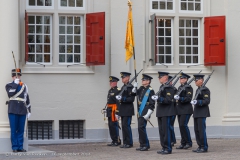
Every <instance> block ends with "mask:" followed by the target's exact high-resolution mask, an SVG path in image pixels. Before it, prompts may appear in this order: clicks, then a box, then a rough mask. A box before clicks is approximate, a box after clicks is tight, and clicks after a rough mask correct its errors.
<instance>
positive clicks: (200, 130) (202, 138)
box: [194, 117, 208, 150]
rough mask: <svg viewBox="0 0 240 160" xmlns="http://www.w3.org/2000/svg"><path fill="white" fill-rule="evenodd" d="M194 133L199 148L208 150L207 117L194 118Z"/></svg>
mask: <svg viewBox="0 0 240 160" xmlns="http://www.w3.org/2000/svg"><path fill="white" fill-rule="evenodd" d="M194 131H195V136H196V141H197V144H198V146H199V147H200V148H202V149H204V150H207V149H208V143H207V134H206V117H202V118H194Z"/></svg>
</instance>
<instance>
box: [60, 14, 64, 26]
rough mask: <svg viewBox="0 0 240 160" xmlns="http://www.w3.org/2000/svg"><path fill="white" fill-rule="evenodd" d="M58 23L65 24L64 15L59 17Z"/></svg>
mask: <svg viewBox="0 0 240 160" xmlns="http://www.w3.org/2000/svg"><path fill="white" fill-rule="evenodd" d="M59 24H65V17H62V16H60V17H59Z"/></svg>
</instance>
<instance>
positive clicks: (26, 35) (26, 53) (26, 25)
mask: <svg viewBox="0 0 240 160" xmlns="http://www.w3.org/2000/svg"><path fill="white" fill-rule="evenodd" d="M27 61H28V14H27V12H26V10H25V62H27Z"/></svg>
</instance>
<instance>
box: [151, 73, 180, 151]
mask: <svg viewBox="0 0 240 160" xmlns="http://www.w3.org/2000/svg"><path fill="white" fill-rule="evenodd" d="M158 74H159V77H158V78H159V82H160V83H161V84H162V85H161V86H160V89H163V91H162V92H160V93H159V94H158V95H154V96H152V99H153V100H156V101H157V112H156V116H157V117H158V128H159V134H160V142H161V146H162V150H161V151H158V152H157V153H158V154H171V153H172V145H171V131H170V130H171V129H170V127H171V119H172V117H173V116H175V115H176V111H175V109H174V103H173V96H174V89H173V87H172V86H170V85H165V83H166V82H167V81H168V74H169V73H168V72H158Z"/></svg>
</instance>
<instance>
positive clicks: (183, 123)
mask: <svg viewBox="0 0 240 160" xmlns="http://www.w3.org/2000/svg"><path fill="white" fill-rule="evenodd" d="M189 78H190V76H189V75H187V74H185V73H181V76H180V84H181V85H180V86H179V87H178V91H179V90H182V88H183V87H184V88H185V89H184V90H183V91H182V92H181V93H180V95H175V96H174V99H175V100H176V109H177V115H178V124H179V129H180V134H181V145H180V146H178V147H176V149H188V148H190V147H192V139H191V134H190V131H189V128H188V122H189V119H190V117H191V115H192V113H193V108H192V105H191V104H190V102H191V100H192V95H193V88H192V87H191V85H187V81H188V79H189Z"/></svg>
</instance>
